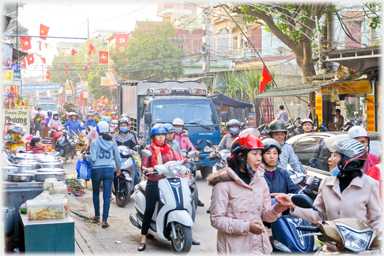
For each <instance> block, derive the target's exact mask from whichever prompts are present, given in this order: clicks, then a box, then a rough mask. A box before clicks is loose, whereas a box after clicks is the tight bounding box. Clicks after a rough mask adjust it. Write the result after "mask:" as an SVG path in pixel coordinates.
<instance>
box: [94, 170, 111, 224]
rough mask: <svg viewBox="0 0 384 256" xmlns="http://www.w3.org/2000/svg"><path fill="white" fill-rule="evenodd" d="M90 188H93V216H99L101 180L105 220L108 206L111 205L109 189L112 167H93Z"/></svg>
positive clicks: (104, 219) (103, 219)
mask: <svg viewBox="0 0 384 256" xmlns="http://www.w3.org/2000/svg"><path fill="white" fill-rule="evenodd" d="M91 179H92V190H93V207H94V208H95V216H97V217H98V216H100V199H99V196H100V183H101V181H103V201H104V202H103V218H102V221H107V219H108V214H109V206H110V205H111V189H112V182H113V168H112V167H110V168H95V169H92V172H91Z"/></svg>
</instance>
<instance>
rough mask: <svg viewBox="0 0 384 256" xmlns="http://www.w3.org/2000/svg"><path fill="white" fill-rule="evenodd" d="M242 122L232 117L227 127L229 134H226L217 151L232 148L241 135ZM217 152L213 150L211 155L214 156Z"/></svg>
mask: <svg viewBox="0 0 384 256" xmlns="http://www.w3.org/2000/svg"><path fill="white" fill-rule="evenodd" d="M240 126H241V123H240V121H239V120H237V119H231V120H229V121H228V123H227V129H228V131H229V134H227V135H225V136H224V137H223V138H222V139H221V141H220V144H219V146H218V147H217V149H216V151H217V152H219V151H221V150H223V149H230V148H231V145H232V143H233V141H234V140H235V139H236V138H237V137H238V136H239V133H240ZM214 156H215V152H211V153H210V154H209V157H214Z"/></svg>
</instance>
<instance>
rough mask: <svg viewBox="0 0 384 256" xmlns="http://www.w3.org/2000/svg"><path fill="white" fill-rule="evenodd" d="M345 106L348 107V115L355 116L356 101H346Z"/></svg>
mask: <svg viewBox="0 0 384 256" xmlns="http://www.w3.org/2000/svg"><path fill="white" fill-rule="evenodd" d="M345 106H346V108H347V117H353V116H355V115H354V113H355V111H356V106H355V102H352V103H347V102H345Z"/></svg>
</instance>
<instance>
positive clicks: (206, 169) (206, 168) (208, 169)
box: [200, 166, 212, 179]
mask: <svg viewBox="0 0 384 256" xmlns="http://www.w3.org/2000/svg"><path fill="white" fill-rule="evenodd" d="M200 172H201V177H203V179H205V178H207V177H208V175H209V174H211V173H212V166H204V167H203V169H201V170H200Z"/></svg>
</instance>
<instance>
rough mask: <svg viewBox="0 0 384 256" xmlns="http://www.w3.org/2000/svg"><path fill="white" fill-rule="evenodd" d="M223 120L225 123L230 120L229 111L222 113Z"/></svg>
mask: <svg viewBox="0 0 384 256" xmlns="http://www.w3.org/2000/svg"><path fill="white" fill-rule="evenodd" d="M221 121H222V122H224V123H226V122H228V112H222V113H221Z"/></svg>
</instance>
